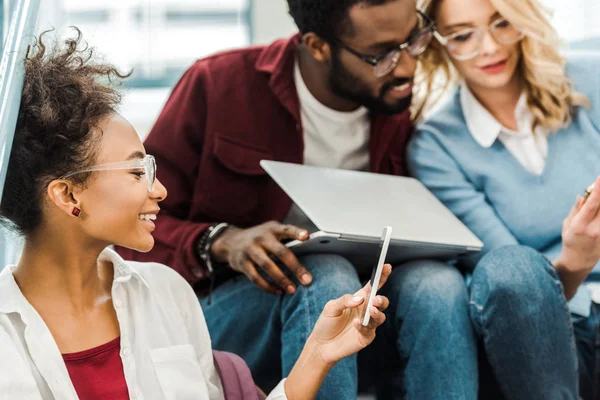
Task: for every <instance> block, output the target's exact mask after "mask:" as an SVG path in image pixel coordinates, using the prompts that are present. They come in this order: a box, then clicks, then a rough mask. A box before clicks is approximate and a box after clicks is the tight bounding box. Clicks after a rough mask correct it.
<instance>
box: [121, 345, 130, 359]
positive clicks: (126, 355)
mask: <svg viewBox="0 0 600 400" xmlns="http://www.w3.org/2000/svg"><path fill="white" fill-rule="evenodd" d="M123 355H124V356H125V357H129V356H130V355H131V350H129V348H127V347H126V348H124V349H123Z"/></svg>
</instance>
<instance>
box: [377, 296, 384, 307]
mask: <svg viewBox="0 0 600 400" xmlns="http://www.w3.org/2000/svg"><path fill="white" fill-rule="evenodd" d="M382 304H383V301H382V300H381V297H379V296H377V305H378V306H380V305H382Z"/></svg>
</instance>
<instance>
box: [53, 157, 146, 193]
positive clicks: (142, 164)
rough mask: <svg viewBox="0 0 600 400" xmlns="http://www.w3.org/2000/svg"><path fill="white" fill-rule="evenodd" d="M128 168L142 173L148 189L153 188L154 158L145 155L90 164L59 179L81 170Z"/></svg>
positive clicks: (78, 172) (81, 171) (79, 172)
mask: <svg viewBox="0 0 600 400" xmlns="http://www.w3.org/2000/svg"><path fill="white" fill-rule="evenodd" d="M126 169H130V170H132V172H134V173H139V175H140V176H141V175H144V176H145V178H146V184H147V185H148V191H149V192H152V191H153V190H154V181H155V180H156V160H155V159H154V156H151V155H147V156H146V157H144V158H142V159H136V160H129V161H120V162H114V163H108V164H98V165H92V166H89V167H86V168H81V169H78V170H75V171H71V172H69V173H68V174H65V175H63V176H61V177H60V178H59V179H67V178H70V177H71V176H73V175H76V174H81V173H83V172H94V171H117V170H126Z"/></svg>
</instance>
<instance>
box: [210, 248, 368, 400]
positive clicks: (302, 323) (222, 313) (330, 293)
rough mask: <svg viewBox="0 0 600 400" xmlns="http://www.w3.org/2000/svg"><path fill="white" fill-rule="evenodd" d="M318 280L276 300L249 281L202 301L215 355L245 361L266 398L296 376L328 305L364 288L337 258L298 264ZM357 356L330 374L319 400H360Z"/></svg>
mask: <svg viewBox="0 0 600 400" xmlns="http://www.w3.org/2000/svg"><path fill="white" fill-rule="evenodd" d="M299 261H300V262H301V263H302V264H303V265H304V266H305V267H306V268H307V269H308V270H309V271H310V272H311V273H312V275H313V283H312V284H311V285H310V286H306V287H303V286H300V285H299V286H298V289H297V291H296V293H295V294H294V295H284V296H276V295H272V294H269V293H266V292H264V291H262V290H261V289H258V288H257V287H256V286H254V285H253V284H252V283H251V282H250V281H249V280H248V278H246V277H245V276H238V277H236V278H233V279H231V280H229V281H227V282H225V283H224V284H222V285H220V286H218V287H217V288H216V290H215V291H214V292H213V293H212V297H211V301H210V304H208V301H207V300H208V299H207V298H203V299H200V303H201V305H202V309H203V310H204V315H205V318H206V322H207V324H208V329H209V332H210V335H211V339H212V345H213V348H214V349H217V350H225V351H229V352H232V353H236V354H238V355H239V356H241V357H242V358H243V359H244V360H245V361H246V363H247V364H248V366H249V367H250V369H251V370H252V374H253V377H254V380H255V382H256V384H257V385H258V386H259V387H261V388H262V389H263V390H265V391H266V392H267V393H268V391H270V390H271V389H272V388H273V387H275V386H276V385H277V383H278V382H279V380H280V379H281V378H282V376H287V375H288V374H289V372H290V371H291V369H292V367H293V366H294V363H295V362H296V360H297V359H298V356H299V355H300V353H301V352H302V349H303V347H304V344H305V343H306V340H307V339H308V336H309V335H310V333H311V332H312V329H313V326H314V325H315V323H316V321H317V318H318V317H319V315H320V314H321V311H322V310H323V307H324V306H325V303H327V302H328V301H329V300H331V299H334V298H337V297H340V296H342V295H344V294H347V293H354V292H356V291H357V290H359V289H360V287H361V284H360V280H359V278H358V275H357V273H356V270H355V269H354V267H353V266H352V264H350V263H349V262H348V261H347V260H346V259H344V258H343V257H340V256H337V255H309V256H305V257H302V258H300V260H299ZM357 374H358V373H357V362H356V356H352V357H348V358H346V359H344V360H342V361H340V362H339V363H338V364H337V365H336V366H335V367H334V368H333V369H332V370H331V372H330V373H329V375H328V377H327V378H326V379H325V382H324V384H323V386H322V387H321V390H320V392H319V395H318V397H317V399H327V400H330V399H336V400H337V399H356V395H357V391H358V378H357Z"/></svg>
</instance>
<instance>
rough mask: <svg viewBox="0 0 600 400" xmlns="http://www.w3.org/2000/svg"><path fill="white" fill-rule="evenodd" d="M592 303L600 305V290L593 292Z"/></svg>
mask: <svg viewBox="0 0 600 400" xmlns="http://www.w3.org/2000/svg"><path fill="white" fill-rule="evenodd" d="M592 301H593V302H594V303H596V304H600V289H596V290H594V291H593V292H592Z"/></svg>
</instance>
